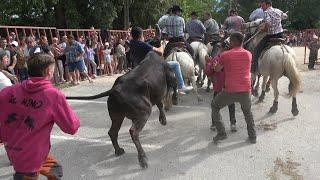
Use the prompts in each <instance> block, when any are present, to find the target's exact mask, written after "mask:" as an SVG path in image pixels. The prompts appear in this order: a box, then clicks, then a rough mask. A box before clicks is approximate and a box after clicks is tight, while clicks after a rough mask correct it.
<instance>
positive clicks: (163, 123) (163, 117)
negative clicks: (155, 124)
mask: <svg viewBox="0 0 320 180" xmlns="http://www.w3.org/2000/svg"><path fill="white" fill-rule="evenodd" d="M159 121H160V124H161V125H163V126H165V125H167V118H166V116H165V115H163V116H160V117H159Z"/></svg>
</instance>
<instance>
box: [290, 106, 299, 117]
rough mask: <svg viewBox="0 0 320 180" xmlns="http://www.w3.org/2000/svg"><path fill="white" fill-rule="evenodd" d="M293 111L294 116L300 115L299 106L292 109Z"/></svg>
mask: <svg viewBox="0 0 320 180" xmlns="http://www.w3.org/2000/svg"><path fill="white" fill-rule="evenodd" d="M291 112H292V115H293V116H298V115H299V110H298V109H297V108H294V109H292V110H291Z"/></svg>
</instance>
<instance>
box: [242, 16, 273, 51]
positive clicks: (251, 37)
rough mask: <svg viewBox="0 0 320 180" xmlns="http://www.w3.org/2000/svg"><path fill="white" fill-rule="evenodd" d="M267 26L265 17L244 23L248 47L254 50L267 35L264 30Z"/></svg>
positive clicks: (243, 29) (245, 44)
mask: <svg viewBox="0 0 320 180" xmlns="http://www.w3.org/2000/svg"><path fill="white" fill-rule="evenodd" d="M265 26H266V24H265V22H264V20H263V19H258V20H256V21H252V22H248V23H244V24H243V28H242V31H243V33H244V34H245V35H246V38H245V42H244V46H245V47H246V49H248V50H250V51H252V50H253V49H254V48H255V47H256V46H257V45H258V43H259V42H260V41H261V40H262V38H264V37H265V36H266V35H267V34H266V32H265V31H264V29H265Z"/></svg>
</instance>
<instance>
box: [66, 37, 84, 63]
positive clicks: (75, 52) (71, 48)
mask: <svg viewBox="0 0 320 180" xmlns="http://www.w3.org/2000/svg"><path fill="white" fill-rule="evenodd" d="M65 53H66V61H67V63H74V62H77V61H80V60H83V59H81V58H80V59H79V60H77V56H79V55H80V54H82V53H83V49H82V47H81V45H80V44H79V43H78V42H74V43H73V44H72V45H67V47H66V49H65Z"/></svg>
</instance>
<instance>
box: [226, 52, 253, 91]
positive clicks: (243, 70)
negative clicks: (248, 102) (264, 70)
mask: <svg viewBox="0 0 320 180" xmlns="http://www.w3.org/2000/svg"><path fill="white" fill-rule="evenodd" d="M251 61H252V54H251V53H250V52H249V51H247V50H245V49H243V48H233V49H231V50H229V51H225V52H223V53H221V55H220V64H221V65H222V66H223V68H224V70H225V75H226V79H225V91H226V92H229V93H235V92H250V91H251V78H250V68H251Z"/></svg>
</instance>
